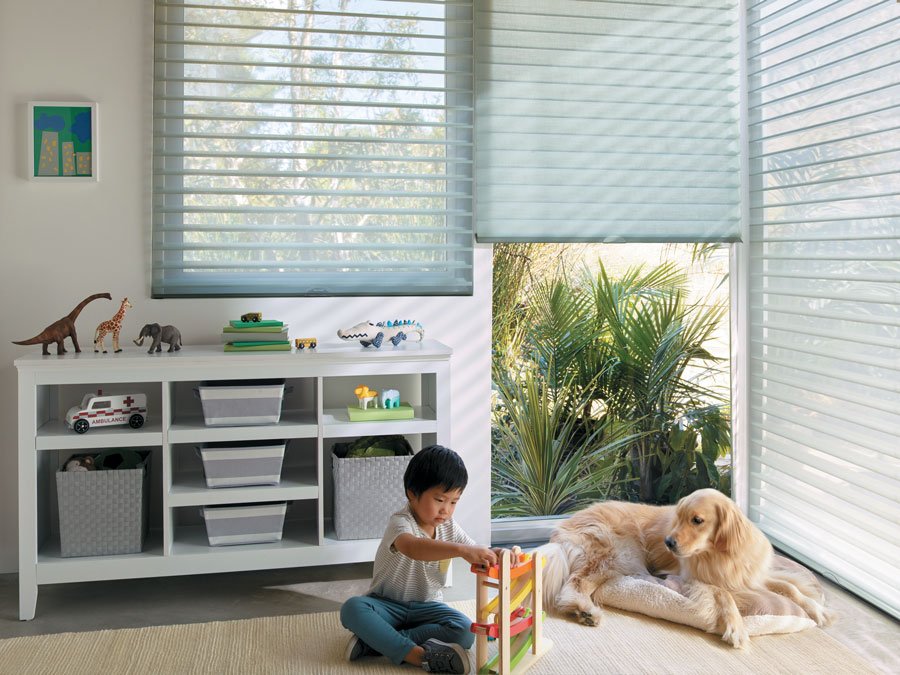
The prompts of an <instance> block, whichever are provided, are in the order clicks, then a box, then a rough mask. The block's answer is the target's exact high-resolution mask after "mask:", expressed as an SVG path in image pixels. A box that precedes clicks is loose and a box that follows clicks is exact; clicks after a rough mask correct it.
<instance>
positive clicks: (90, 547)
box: [56, 454, 150, 558]
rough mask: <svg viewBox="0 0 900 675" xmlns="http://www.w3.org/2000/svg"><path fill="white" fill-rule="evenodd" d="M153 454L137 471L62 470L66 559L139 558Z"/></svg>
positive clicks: (61, 523) (62, 551)
mask: <svg viewBox="0 0 900 675" xmlns="http://www.w3.org/2000/svg"><path fill="white" fill-rule="evenodd" d="M149 463H150V455H149V454H148V455H147V457H146V459H144V461H143V462H142V464H141V466H140V468H137V469H122V470H118V469H113V470H111V471H57V472H56V494H57V501H58V502H59V543H60V554H61V555H62V557H63V558H72V557H76V556H84V555H115V554H118V553H140V551H141V549H142V548H143V546H144V538H145V537H146V535H147V516H148V513H149V509H148V501H149V495H150V490H149V474H150V470H149Z"/></svg>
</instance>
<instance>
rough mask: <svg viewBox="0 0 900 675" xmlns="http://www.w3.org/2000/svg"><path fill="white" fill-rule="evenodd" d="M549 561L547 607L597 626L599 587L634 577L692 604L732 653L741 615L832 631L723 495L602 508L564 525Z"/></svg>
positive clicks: (745, 637)
mask: <svg viewBox="0 0 900 675" xmlns="http://www.w3.org/2000/svg"><path fill="white" fill-rule="evenodd" d="M538 551H540V552H541V553H543V555H544V556H545V557H546V559H547V560H546V564H545V567H544V584H543V585H544V597H545V598H546V602H547V604H548V606H549V608H550V609H551V610H554V611H556V612H557V613H559V614H564V615H569V616H572V617H574V618H575V619H576V620H577V621H578V622H579V623H582V624H585V625H588V626H593V625H597V624H598V623H599V622H600V617H601V611H600V607H601V606H602V605H603V590H604V589H603V587H604V584H606V583H607V582H610V581H613V580H617V579H619V578H620V577H623V576H632V577H639V578H641V579H645V580H647V581H651V582H653V583H658V584H662V585H664V586H667V587H668V588H670V589H672V590H674V591H677V592H678V593H681V594H682V595H684V596H685V597H687V598H688V599H689V600H690V601H691V606H692V608H693V611H694V612H696V613H698V615H699V618H700V621H699V622H700V623H701V624H702V625H704V626H707V630H709V631H710V632H715V633H718V634H721V635H722V639H723V640H725V641H726V642H729V643H731V644H732V645H733V646H735V647H746V646H748V645H749V643H750V635H749V633H748V631H747V629H746V627H745V625H744V621H743V618H742V615H751V614H761V613H775V614H785V615H795V616H808V617H809V618H810V619H812V620H813V621H815V623H816V624H818V625H820V626H822V625H828V624H830V623H831V622H832V620H833V615H832V613H831V612H830V611H829V610H826V609H825V607H824V605H823V602H824V596H823V594H822V589H821V587H820V586H819V584H818V582H816V580H815V577H814V576H813V575H812V574H810V573H809V572H808V571H807V570H805V569H803V568H802V567H800V566H799V565H796V564H795V563H792V562H791V561H789V560H786V559H785V558H781V557H779V556H774V554H773V550H772V545H771V544H770V543H769V541H768V540H767V539H766V537H765V535H763V533H762V532H761V531H760V530H759V528H757V527H756V525H754V524H753V523H751V522H750V521H749V520H748V519H747V517H746V516H744V514H743V513H742V512H741V510H740V509H739V508H738V506H737V505H736V504H735V503H734V502H733V501H731V500H730V499H729V498H728V497H726V496H725V495H723V494H722V493H721V492H718V491H717V490H713V489H703V490H697V491H696V492H694V493H692V494H690V495H688V496H687V497H684V498H682V499H681V500H680V501H679V502H678V504H677V505H675V506H651V505H648V504H632V503H628V502H601V503H598V504H594V505H592V506H589V507H588V508H586V509H583V510H582V511H579V512H578V513H575V514H574V515H572V516H571V517H570V518H568V519H566V520H565V521H563V522H562V523H560V524H559V525H558V526H557V527H556V529H555V530H554V532H553V535H552V536H551V537H550V543H549V544H546V545H544V546H542V547H540V548H539V549H538Z"/></svg>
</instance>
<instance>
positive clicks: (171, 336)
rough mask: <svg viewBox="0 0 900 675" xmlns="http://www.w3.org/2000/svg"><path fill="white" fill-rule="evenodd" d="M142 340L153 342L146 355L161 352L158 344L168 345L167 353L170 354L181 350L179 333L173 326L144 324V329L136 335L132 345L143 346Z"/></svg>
mask: <svg viewBox="0 0 900 675" xmlns="http://www.w3.org/2000/svg"><path fill="white" fill-rule="evenodd" d="M144 338H150V339H151V340H153V342H152V343H151V345H150V349H148V350H147V353H148V354H152V353H153V352H154V351H157V352H161V351H162V347H161V346H160V345H159V343H160V342H165V343H166V344H167V345H169V349H168V351H170V352H177V351H178V350H179V349H181V332H180V331H179V330H178V329H177V328H175V326H162V327H160V325H159V324H158V323H147V324H144V327H143V328H141V334H140V335H138V337H137V340H135V341H134V344H136V345H137V346H138V347H140V346H141V345H142V344H144Z"/></svg>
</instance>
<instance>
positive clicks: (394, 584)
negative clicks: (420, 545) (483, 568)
mask: <svg viewBox="0 0 900 675" xmlns="http://www.w3.org/2000/svg"><path fill="white" fill-rule="evenodd" d="M401 534H411V535H413V536H414V537H425V538H426V539H430V538H431V537H429V536H428V534H427V533H426V532H424V531H423V530H422V528H421V527H419V524H418V523H417V522H416V519H415V517H414V516H413V514H412V511H410V510H409V504H407V505H406V506H405V507H404V508H403V509H401V510H400V511H397V513H395V514H394V515H392V516H391V519H390V520H389V521H388V525H387V529H386V530H385V532H384V537H382V538H381V544H379V545H378V551H377V552H376V553H375V571H374V574H373V575H372V585H371V586H370V587H369V590H368V592H367V595H377V596H378V597H382V598H387V599H388V600H399V601H404V602H441V601H442V600H443V597H444V596H443V593H441V589H442V588H443V587H444V585H445V584H446V583H447V569H448V568H449V563H450V561H449V560H432V561H428V562H426V561H424V560H413V559H412V558H408V557H407V556H405V555H403V554H402V553H401V552H400V551H398V550H397V549H396V548H395V547H394V541H396V539H397V537H399V536H400V535H401ZM434 539H435V540H437V541H450V542H454V543H456V544H465V545H467V546H475V540H474V539H472V537H470V536H469V535H468V534H466V533H465V531H464V530H463V529H462V528H461V527H460V526H459V525H457V524H456V522H455V521H454V520H453V519H452V518H451V519H450V520H448V521H447V522H445V523H441V524H440V525H438V526H437V527H436V528H435V532H434Z"/></svg>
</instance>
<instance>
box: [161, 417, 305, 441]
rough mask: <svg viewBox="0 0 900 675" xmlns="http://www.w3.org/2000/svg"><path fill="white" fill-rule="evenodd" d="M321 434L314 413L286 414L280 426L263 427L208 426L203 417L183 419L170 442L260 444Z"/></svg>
mask: <svg viewBox="0 0 900 675" xmlns="http://www.w3.org/2000/svg"><path fill="white" fill-rule="evenodd" d="M318 433H319V427H318V425H317V424H316V416H315V413H314V412H313V411H311V410H300V411H297V410H293V411H286V412H284V413H282V415H281V421H279V422H278V424H261V425H259V426H235V427H208V426H206V423H205V422H204V421H203V417H202V415H196V416H191V417H187V416H180V417H178V418H177V420H176V421H175V422H174V423H173V424H172V425H171V426H170V427H169V433H168V438H167V440H168V442H169V443H203V442H213V441H258V440H266V439H276V438H277V439H282V438H284V439H289V438H315V437H316V436H317V435H318Z"/></svg>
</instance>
